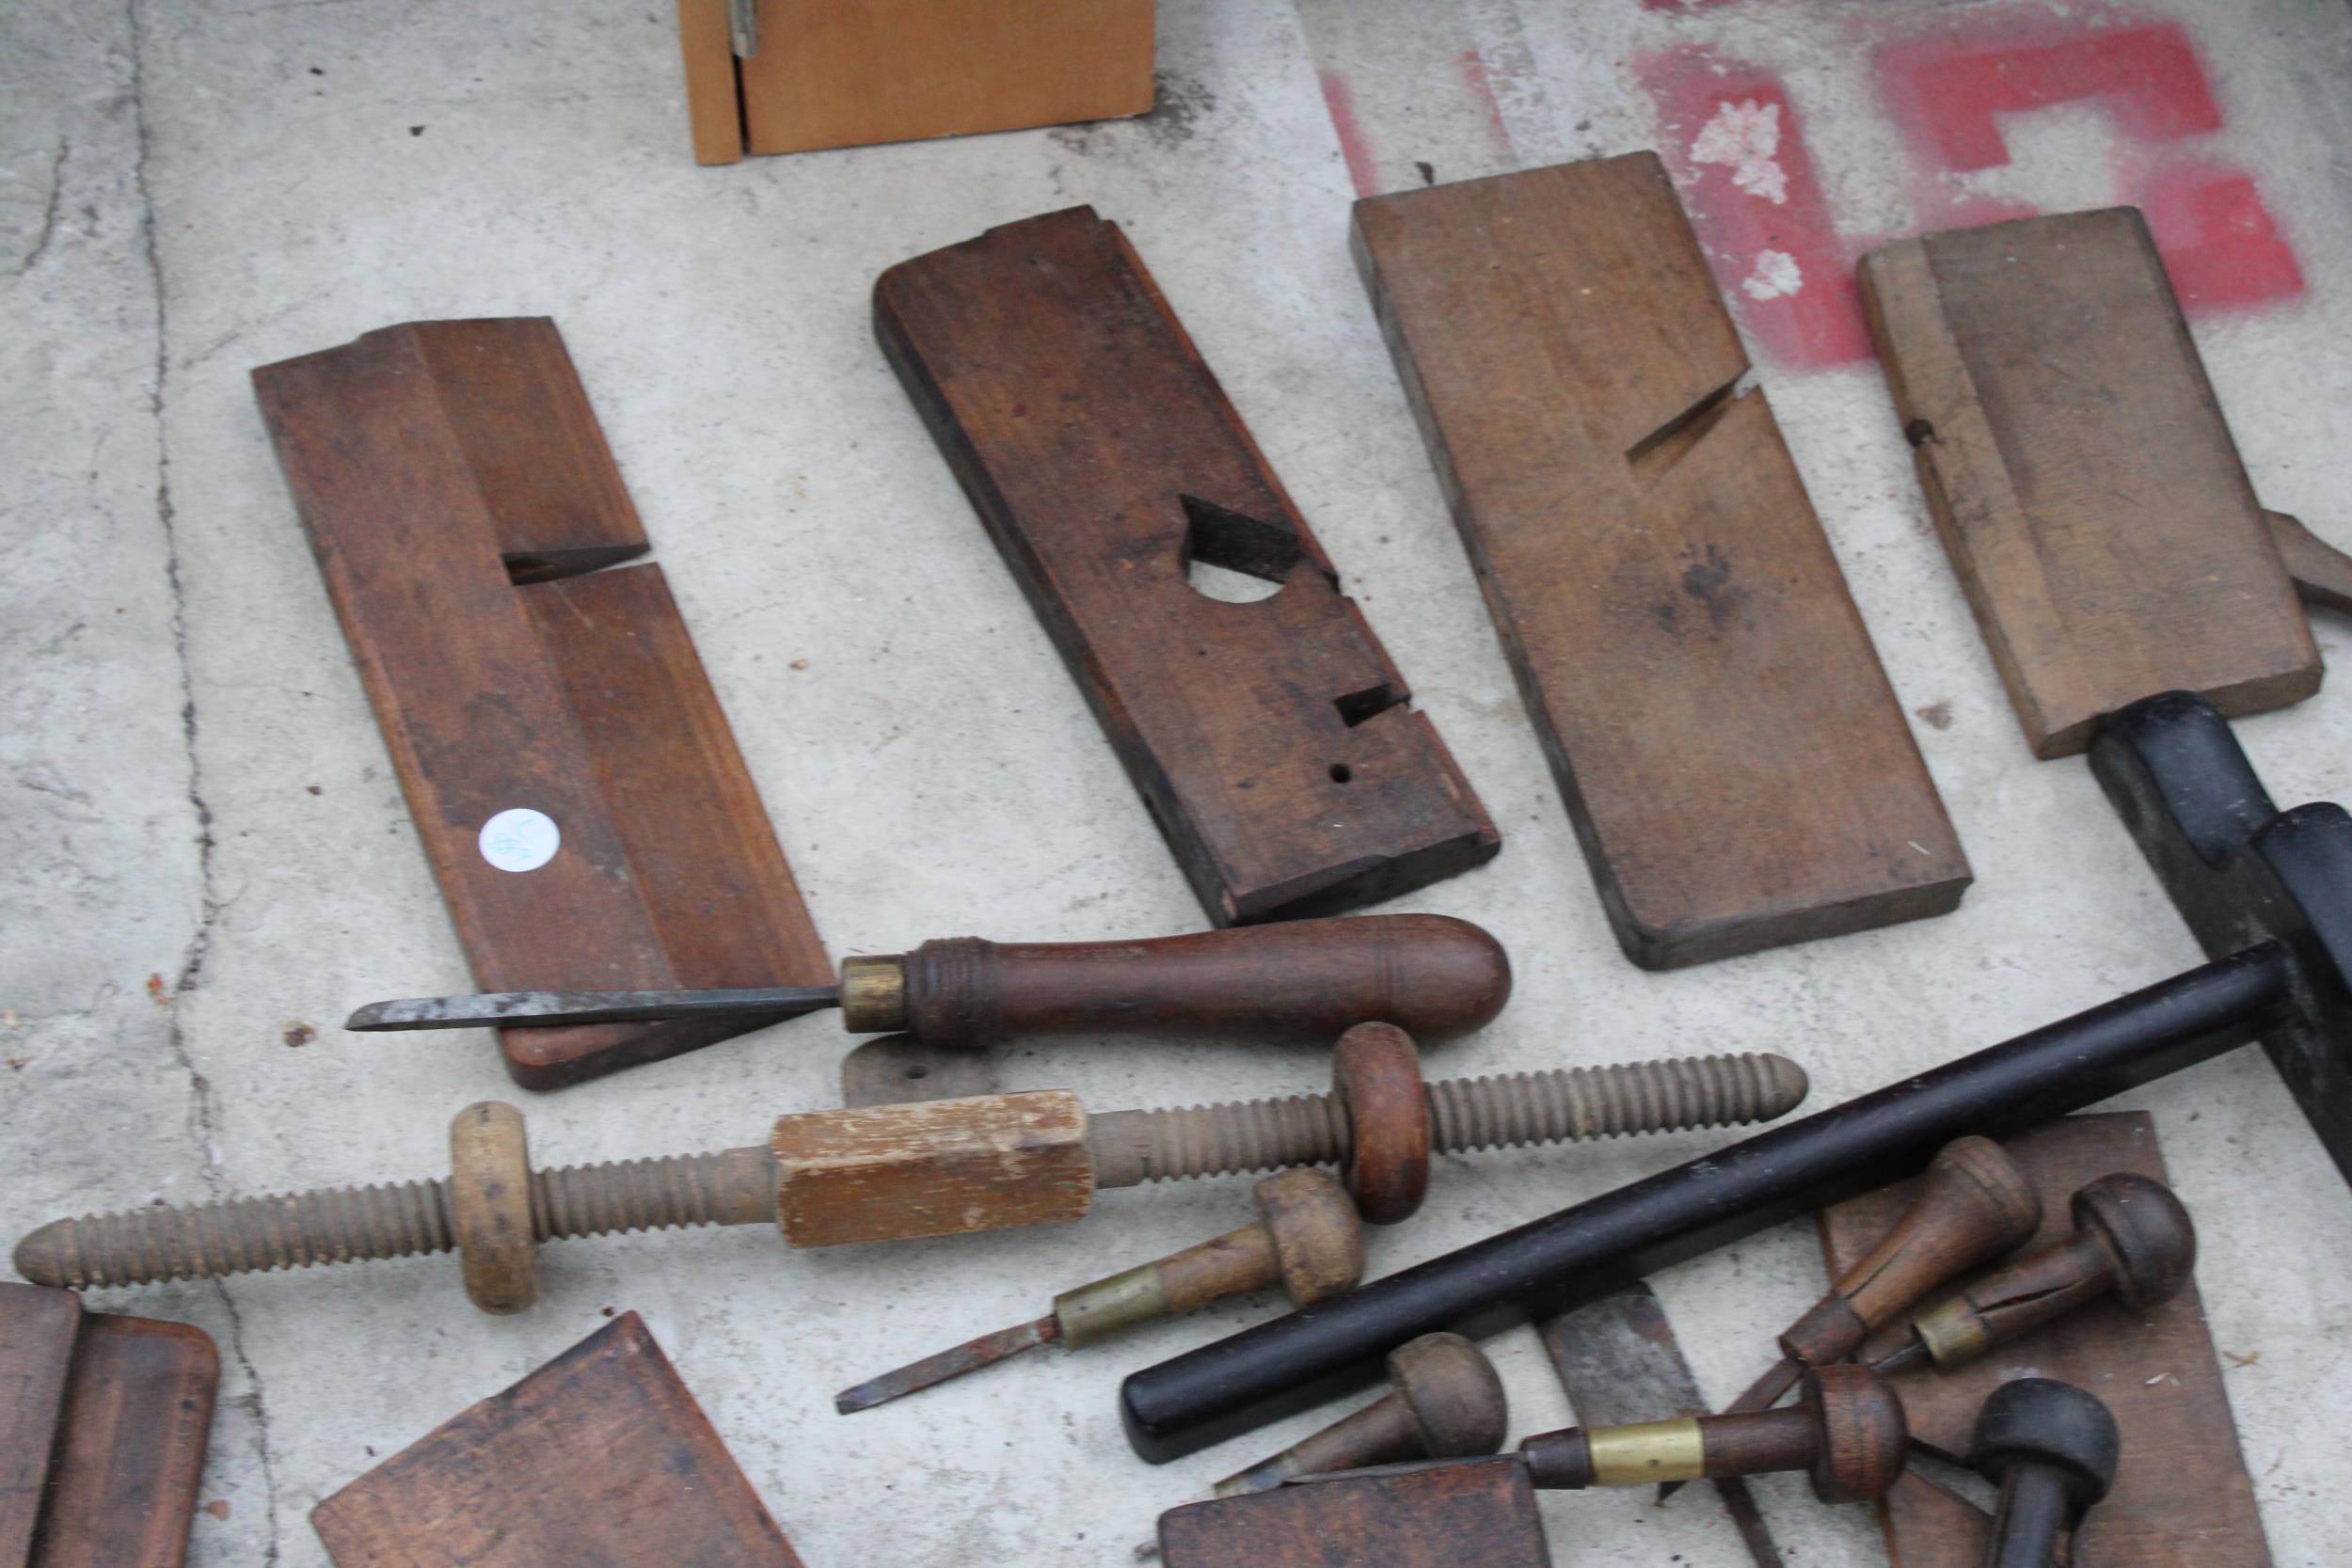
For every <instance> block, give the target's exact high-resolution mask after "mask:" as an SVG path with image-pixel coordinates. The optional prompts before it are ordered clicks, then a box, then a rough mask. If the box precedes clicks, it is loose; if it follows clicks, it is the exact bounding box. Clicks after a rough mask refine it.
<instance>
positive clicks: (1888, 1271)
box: [1780, 1137, 2042, 1366]
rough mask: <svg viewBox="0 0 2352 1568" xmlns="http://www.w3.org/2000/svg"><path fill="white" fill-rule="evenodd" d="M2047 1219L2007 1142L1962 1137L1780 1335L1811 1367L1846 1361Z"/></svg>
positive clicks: (1791, 1353) (1793, 1355)
mask: <svg viewBox="0 0 2352 1568" xmlns="http://www.w3.org/2000/svg"><path fill="white" fill-rule="evenodd" d="M2041 1224H2042V1199H2041V1197H2040V1196H2038V1195H2037V1194H2036V1193H2035V1191H2034V1187H2033V1182H2032V1181H2031V1180H2030V1179H2028V1178H2027V1177H2026V1173H2025V1172H2024V1171H2022V1170H2020V1169H2019V1168H2018V1166H2017V1163H2016V1162H2015V1161H2014V1160H2011V1159H2010V1157H2009V1156H2008V1155H2007V1154H2005V1153H2003V1152H2002V1151H2001V1146H2000V1145H1998V1144H1996V1143H1994V1141H1993V1140H1992V1139H1990V1138H1979V1137H1967V1138H1959V1139H1955V1140H1954V1141H1952V1142H1951V1143H1948V1144H1947V1145H1945V1146H1944V1148H1942V1149H1941V1150H1940V1151H1939V1152H1938V1153H1937V1154H1936V1156H1935V1159H1934V1162H1933V1163H1932V1164H1930V1165H1929V1166H1928V1171H1927V1175H1926V1177H1925V1178H1924V1179H1923V1180H1921V1182H1920V1185H1919V1196H1917V1197H1915V1199H1913V1200H1912V1204H1911V1207H1910V1208H1908V1209H1906V1210H1905V1211H1904V1212H1903V1217H1902V1219H1901V1221H1900V1222H1899V1223H1898V1224H1897V1225H1896V1227H1895V1228H1894V1229H1892V1230H1890V1231H1888V1232H1887V1233H1886V1239H1885V1240H1884V1241H1883V1242H1881V1243H1879V1244H1878V1246H1877V1248H1876V1249H1875V1250H1873V1251H1872V1252H1871V1253H1870V1255H1869V1256H1868V1257H1867V1258H1865V1259H1862V1261H1861V1262H1859V1263H1857V1264H1855V1265H1854V1267H1853V1268H1852V1269H1851V1271H1850V1272H1849V1273H1848V1274H1847V1275H1845V1277H1843V1278H1842V1279H1840V1280H1838V1282H1837V1287H1836V1290H1834V1291H1831V1292H1830V1293H1829V1294H1828V1295H1826V1296H1824V1297H1822V1298H1821V1300H1820V1302H1818V1303H1816V1304H1815V1305H1814V1307H1812V1308H1811V1309H1810V1310H1809V1311H1807V1312H1806V1313H1805V1315H1804V1317H1802V1318H1800V1319H1798V1320H1797V1321H1796V1323H1794V1324H1792V1325H1791V1326H1790V1327H1789V1329H1788V1332H1787V1333H1786V1334H1783V1335H1782V1336H1781V1337H1780V1348H1781V1349H1782V1350H1783V1351H1784V1352H1786V1353H1787V1354H1788V1357H1789V1359H1791V1360H1793V1361H1797V1362H1800V1363H1803V1364H1804V1365H1807V1366H1823V1365H1826V1364H1828V1363H1830V1362H1833V1361H1837V1360H1842V1359H1843V1358H1844V1357H1846V1356H1848V1355H1850V1354H1852V1353H1853V1349H1854V1347H1855V1346H1856V1345H1859V1344H1860V1343H1861V1342H1862V1341H1863V1340H1864V1339H1865V1338H1867V1337H1868V1335H1869V1334H1870V1333H1871V1331H1873V1330H1875V1329H1878V1328H1881V1327H1883V1326H1884V1325H1885V1324H1887V1323H1892V1322H1894V1321H1895V1320H1896V1318H1898V1317H1899V1316H1900V1315H1901V1314H1902V1313H1903V1312H1905V1311H1907V1310H1908V1309H1909V1308H1910V1307H1912V1306H1914V1305H1915V1303H1917V1302H1918V1301H1919V1300H1920V1298H1921V1297H1923V1296H1925V1295H1926V1294H1927V1293H1928V1292H1929V1291H1932V1290H1934V1289H1935V1288H1936V1287H1937V1286H1938V1285H1940V1284H1942V1283H1943V1282H1944V1281H1945V1280H1947V1279H1949V1278H1951V1277H1952V1276H1953V1275H1957V1274H1960V1273H1962V1272H1963V1271H1965V1270H1968V1269H1972V1268H1974V1267H1976V1266H1977V1265H1978V1264H1979V1263H1982V1262H1984V1261H1986V1260H1987V1259H1993V1258H1997V1257H1999V1256H2000V1255H2001V1254H2002V1253H2004V1252H2007V1251H2009V1250H2010V1249H2011V1248H2013V1247H2016V1246H2019V1245H2022V1244H2023V1243H2025V1242H2026V1240H2028V1239H2029V1238H2030V1237H2031V1236H2032V1235H2033V1233H2034V1231H2035V1230H2036V1229H2037V1228H2038V1227H2040V1226H2041Z"/></svg>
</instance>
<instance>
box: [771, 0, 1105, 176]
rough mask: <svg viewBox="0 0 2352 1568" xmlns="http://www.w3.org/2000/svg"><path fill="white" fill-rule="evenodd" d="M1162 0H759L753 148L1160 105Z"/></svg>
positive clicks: (853, 141) (836, 142) (912, 134)
mask: <svg viewBox="0 0 2352 1568" xmlns="http://www.w3.org/2000/svg"><path fill="white" fill-rule="evenodd" d="M759 38H760V46H759V53H758V54H757V55H755V56H754V57H752V58H751V59H748V60H745V61H743V62H742V103H743V118H744V123H745V126H746V128H747V130H748V133H749V141H750V149H751V150H752V151H754V152H799V151H804V150H810V149H814V148H824V147H851V146H856V145H859V144H861V143H866V142H890V141H912V140H915V139H918V138H921V137H926V136H952V135H967V134H970V133H972V132H976V131H1010V130H1017V129H1019V128H1021V127H1023V126H1027V125H1057V124H1062V123H1065V122H1068V121H1071V120H1081V119H1111V118H1113V117H1116V116H1120V115H1138V114H1141V113H1143V112H1144V111H1145V110H1147V109H1149V108H1151V107H1152V0H760V5H759Z"/></svg>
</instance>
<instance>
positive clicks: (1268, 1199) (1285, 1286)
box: [1257, 1166, 1364, 1307]
mask: <svg viewBox="0 0 2352 1568" xmlns="http://www.w3.org/2000/svg"><path fill="white" fill-rule="evenodd" d="M1257 1193H1258V1213H1259V1216H1260V1218H1261V1220H1262V1221H1263V1224H1264V1226H1265V1229H1266V1235H1267V1236H1268V1237H1270V1238H1272V1240H1273V1243H1274V1264H1275V1268H1276V1270H1277V1271H1278V1273H1279V1278H1280V1279H1281V1282H1282V1290H1283V1291H1284V1292H1285V1293H1287V1294H1288V1295H1289V1296H1290V1298H1291V1303H1292V1305H1294V1306H1296V1307H1307V1306H1311V1305H1312V1304H1313V1303H1315V1302H1318V1301H1321V1300H1323V1299H1324V1298H1325V1297H1327V1296H1335V1295H1338V1294H1339V1293H1340V1292H1341V1291H1344V1290H1348V1289H1349V1288H1351V1287H1352V1286H1354V1285H1355V1283H1356V1282H1357V1281H1358V1280H1359V1279H1361V1278H1363V1276H1364V1227H1363V1224H1362V1222H1361V1221H1360V1220H1359V1219H1358V1218H1357V1216H1356V1205H1355V1203H1354V1201H1353V1200H1351V1199H1350V1198H1349V1197H1348V1196H1347V1189H1346V1188H1344V1187H1343V1186H1341V1185H1340V1184H1339V1182H1338V1181H1337V1180H1334V1179H1333V1178H1332V1176H1331V1173H1330V1172H1328V1171H1323V1170H1316V1169H1314V1168H1313V1167H1311V1166H1309V1167H1304V1168H1301V1169H1298V1170H1286V1171H1284V1172H1282V1174H1281V1175H1279V1176H1269V1177H1267V1178H1266V1179H1265V1180H1263V1181H1261V1182H1259V1183H1258V1187H1257Z"/></svg>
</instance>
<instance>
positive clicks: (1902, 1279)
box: [1658, 1137, 2042, 1502]
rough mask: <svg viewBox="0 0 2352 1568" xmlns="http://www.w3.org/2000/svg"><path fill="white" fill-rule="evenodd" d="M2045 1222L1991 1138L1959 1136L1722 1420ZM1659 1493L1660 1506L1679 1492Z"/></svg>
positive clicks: (1773, 1399)
mask: <svg viewBox="0 0 2352 1568" xmlns="http://www.w3.org/2000/svg"><path fill="white" fill-rule="evenodd" d="M2041 1225H2042V1198H2041V1196H2040V1195H2039V1194H2037V1193H2036V1192H2035V1191H2034V1186H2033V1180H2032V1179H2031V1178H2030V1177H2028V1176H2026V1173H2025V1171H2024V1170H2023V1169H2022V1168H2021V1167H2020V1166H2019V1165H2018V1164H2017V1162H2016V1161H2014V1160H2012V1159H2010V1157H2009V1155H2008V1154H2007V1153H2005V1152H2004V1151H2003V1150H2002V1148H2001V1146H2000V1145H1998V1144H1996V1143H1994V1141H1993V1140H1992V1139H1990V1138H1978V1137H1967V1138H1956V1139H1954V1140H1953V1141H1952V1142H1950V1143H1948V1144H1946V1145H1945V1146H1944V1147H1943V1148H1941V1149H1939V1150H1937V1151H1936V1156H1935V1159H1934V1160H1933V1161H1932V1162H1931V1163H1930V1164H1929V1165H1928V1169H1927V1174H1926V1175H1925V1176H1923V1177H1922V1178H1921V1179H1920V1182H1919V1190H1918V1193H1917V1195H1916V1196H1914V1197H1913V1198H1912V1200H1911V1205H1910V1207H1909V1208H1907V1209H1905V1210H1904V1211H1903V1216H1902V1218H1901V1219H1899V1220H1898V1221H1896V1222H1895V1227H1894V1228H1893V1229H1892V1230H1889V1231H1888V1232H1887V1233H1886V1237H1885V1239H1884V1240H1883V1241H1882V1242H1880V1243H1879V1244H1878V1245H1877V1246H1876V1247H1875V1248H1873V1249H1872V1250H1871V1252H1870V1255H1869V1256H1868V1257H1867V1258H1865V1259H1862V1260H1861V1261H1860V1262H1858V1263H1856V1264H1855V1265H1854V1266H1853V1267H1852V1268H1851V1269H1849V1270H1848V1271H1847V1272H1846V1274H1845V1275H1844V1276H1843V1277H1841V1278H1840V1279H1839V1280H1838V1281H1837V1283H1836V1285H1835V1286H1833V1287H1832V1288H1831V1290H1830V1292H1829V1294H1827V1295H1825V1296H1823V1297H1822V1298H1821V1299H1820V1301H1818V1302H1816V1303H1814V1305H1813V1306H1812V1307H1811V1308H1809V1309H1808V1310H1807V1311H1806V1312H1805V1314H1804V1316H1803V1317H1801V1318H1799V1319H1798V1320H1797V1321H1796V1322H1795V1323H1791V1324H1790V1325H1789V1327H1788V1332H1787V1333H1785V1334H1783V1335H1781V1337H1780V1348H1781V1359H1780V1360H1779V1361H1777V1362H1775V1363H1774V1364H1773V1365H1772V1370H1769V1371H1767V1372H1766V1373H1765V1374H1764V1375H1763V1376H1762V1377H1760V1378H1758V1379H1756V1382H1755V1383H1754V1384H1753V1385H1751V1386H1749V1388H1748V1390H1747V1392H1746V1393H1744V1394H1741V1395H1740V1397H1739V1398H1738V1399H1736V1400H1734V1401H1732V1402H1731V1404H1730V1405H1729V1406H1728V1407H1727V1410H1726V1414H1738V1413H1741V1412H1746V1411H1752V1410H1769V1409H1771V1408H1772V1406H1773V1405H1775V1404H1777V1403H1779V1402H1780V1398H1781V1396H1782V1395H1783V1394H1786V1393H1787V1392H1788V1390H1789V1389H1790V1388H1791V1387H1793V1386H1795V1385H1796V1383H1797V1380H1798V1379H1799V1378H1800V1377H1801V1376H1803V1375H1804V1371H1805V1370H1806V1369H1807V1368H1809V1367H1824V1366H1828V1365H1829V1364H1831V1363H1833V1362H1836V1361H1842V1360H1844V1359H1845V1358H1846V1357H1847V1356H1849V1355H1851V1354H1853V1353H1854V1350H1855V1349H1856V1347H1858V1346H1859V1345H1860V1344H1861V1343H1862V1341H1863V1340H1865V1339H1867V1338H1869V1337H1870V1335H1871V1334H1872V1333H1873V1332H1875V1331H1876V1330H1878V1329H1879V1328H1882V1327H1883V1326H1884V1325H1885V1324H1887V1323H1892V1322H1894V1321H1895V1319H1896V1318H1897V1317H1898V1316H1899V1315H1900V1314H1901V1313H1903V1312H1906V1311H1908V1310H1910V1308H1912V1307H1915V1306H1917V1305H1918V1304H1919V1302H1920V1301H1921V1300H1923V1299H1924V1298H1925V1297H1926V1296H1927V1293H1928V1292H1929V1291H1932V1290H1934V1289H1935V1288H1936V1287H1937V1286H1939V1285H1941V1284H1943V1283H1944V1282H1945V1281H1947V1280H1948V1279H1950V1278H1952V1277H1953V1276H1954V1275H1959V1274H1963V1273H1964V1272H1966V1271H1967V1270H1969V1269H1972V1268H1974V1267H1976V1266H1977V1265H1978V1264H1979V1263H1982V1262H1985V1261H1987V1260H1989V1259H1994V1258H1998V1257H2000V1256H2001V1255H2002V1254H2003V1253H2006V1252H2010V1251H2013V1250H2015V1249H2016V1248H2018V1247H2020V1246H2022V1245H2024V1244H2025V1243H2026V1241H2027V1240H2029V1239H2030V1238H2031V1237H2032V1235H2033V1233H2034V1232H2035V1231H2036V1230H2037V1229H2039V1228H2040V1227H2041ZM1681 1484H1682V1483H1681V1482H1680V1481H1674V1482H1671V1483H1669V1484H1667V1485H1664V1486H1661V1487H1660V1488H1659V1490H1658V1500H1659V1501H1661V1502H1663V1501H1665V1500H1666V1499H1667V1498H1668V1497H1673V1496H1674V1494H1675V1493H1676V1492H1677V1490H1679V1489H1680V1487H1681Z"/></svg>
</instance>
